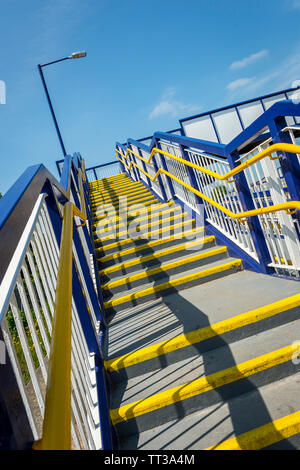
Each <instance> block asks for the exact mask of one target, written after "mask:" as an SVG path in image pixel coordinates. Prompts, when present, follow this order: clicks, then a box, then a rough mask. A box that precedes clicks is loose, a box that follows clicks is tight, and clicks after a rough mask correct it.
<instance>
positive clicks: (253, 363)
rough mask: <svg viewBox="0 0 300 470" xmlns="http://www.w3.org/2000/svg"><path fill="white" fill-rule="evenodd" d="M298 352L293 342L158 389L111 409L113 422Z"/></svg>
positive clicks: (159, 406) (279, 360) (282, 361)
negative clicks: (204, 374) (183, 382)
mask: <svg viewBox="0 0 300 470" xmlns="http://www.w3.org/2000/svg"><path fill="white" fill-rule="evenodd" d="M294 353H295V347H294V345H289V346H286V347H284V348H281V349H278V350H276V351H272V352H271V353H267V354H264V355H262V356H259V357H256V358H254V359H250V360H248V361H245V362H242V363H240V364H237V365H235V366H232V367H229V368H228V369H223V370H221V371H218V372H215V373H213V374H210V375H208V376H206V377H201V378H200V379H196V380H193V381H192V382H189V383H185V384H183V385H179V386H176V387H173V388H171V389H169V390H166V391H164V392H160V393H157V394H155V395H153V396H151V397H148V398H144V399H142V400H138V401H136V402H134V403H130V404H128V405H123V406H121V407H120V408H117V409H113V410H111V411H110V417H111V420H112V423H113V424H114V425H115V424H117V423H120V422H123V421H128V420H129V419H132V418H135V417H137V416H141V415H143V414H145V413H150V412H152V411H155V410H158V409H160V408H163V407H165V406H168V405H172V404H173V403H177V402H179V401H182V400H186V399H187V398H191V397H193V396H196V395H200V394H202V393H205V392H207V391H209V390H213V389H216V388H218V387H221V386H224V385H227V384H229V383H232V382H235V381H238V380H240V379H243V378H247V377H250V376H251V375H254V374H256V373H258V372H261V371H264V370H267V369H269V368H271V367H275V366H276V365H279V364H283V363H284V362H287V361H290V360H291V359H292V356H293V354H294Z"/></svg>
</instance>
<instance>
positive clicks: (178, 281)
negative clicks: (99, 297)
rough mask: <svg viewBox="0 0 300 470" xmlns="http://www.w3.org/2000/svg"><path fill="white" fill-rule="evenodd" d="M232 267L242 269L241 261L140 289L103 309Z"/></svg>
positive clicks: (113, 301) (107, 304) (111, 302)
mask: <svg viewBox="0 0 300 470" xmlns="http://www.w3.org/2000/svg"><path fill="white" fill-rule="evenodd" d="M234 267H242V260H240V259H236V260H234V261H230V262H229V263H224V264H220V265H218V266H214V267H213V268H208V269H203V270H200V271H198V272H196V273H193V274H187V275H186V276H182V277H180V278H177V279H173V280H172V281H167V282H164V283H162V284H157V285H154V286H151V287H148V288H146V289H142V290H140V291H137V292H134V293H132V294H127V295H124V296H122V297H119V298H117V299H115V300H108V301H107V302H104V307H105V308H107V309H109V308H112V307H116V306H117V305H121V304H124V303H126V302H129V301H130V300H135V299H140V298H142V297H146V296H147V295H150V294H154V293H157V292H161V291H164V290H166V289H168V288H170V287H176V286H179V285H181V284H185V283H187V282H189V281H193V280H196V279H200V278H202V277H206V276H211V275H212V274H216V273H221V272H223V271H227V270H228V269H231V268H234Z"/></svg>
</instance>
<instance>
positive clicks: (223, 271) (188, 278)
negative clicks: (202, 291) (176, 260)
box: [104, 258, 242, 315]
mask: <svg viewBox="0 0 300 470" xmlns="http://www.w3.org/2000/svg"><path fill="white" fill-rule="evenodd" d="M241 269H242V262H241V260H239V259H234V258H228V259H226V262H225V263H224V262H223V260H221V261H216V262H213V263H210V264H209V265H207V266H205V268H204V269H199V268H197V267H196V268H193V269H190V270H188V271H186V272H185V273H178V274H174V275H171V276H169V278H168V280H167V281H166V280H165V279H159V280H157V281H152V282H151V283H150V282H149V285H147V287H144V286H143V288H141V287H133V288H131V289H129V290H128V291H127V293H126V295H124V293H119V294H116V295H115V296H114V297H113V299H112V300H108V301H106V302H104V306H105V309H106V312H107V314H108V315H113V314H115V313H116V312H119V311H120V310H123V309H125V308H128V307H129V306H131V305H138V304H140V303H144V302H147V300H151V299H153V298H158V297H161V296H163V295H167V294H170V293H172V292H177V291H179V290H182V289H187V288H188V287H192V286H193V285H198V284H201V283H203V282H209V281H212V280H214V279H218V278H219V277H222V276H226V275H229V274H232V273H233V272H237V271H239V270H241Z"/></svg>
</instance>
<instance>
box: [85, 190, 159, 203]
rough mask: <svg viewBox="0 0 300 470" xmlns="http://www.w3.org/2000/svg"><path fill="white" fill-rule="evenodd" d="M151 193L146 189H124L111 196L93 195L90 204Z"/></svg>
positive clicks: (112, 201)
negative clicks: (122, 191)
mask: <svg viewBox="0 0 300 470" xmlns="http://www.w3.org/2000/svg"><path fill="white" fill-rule="evenodd" d="M146 194H147V195H152V193H150V191H148V190H146V189H145V190H142V191H130V192H129V191H126V192H124V193H122V194H117V195H116V196H113V197H95V198H93V199H92V198H91V204H92V206H95V205H97V204H109V203H111V204H112V203H115V202H118V201H122V199H124V198H126V199H133V198H138V197H141V196H145V195H146Z"/></svg>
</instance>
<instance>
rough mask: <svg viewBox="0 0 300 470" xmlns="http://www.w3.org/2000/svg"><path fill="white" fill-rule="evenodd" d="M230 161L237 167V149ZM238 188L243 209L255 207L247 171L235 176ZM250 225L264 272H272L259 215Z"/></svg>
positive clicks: (231, 155)
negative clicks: (246, 174)
mask: <svg viewBox="0 0 300 470" xmlns="http://www.w3.org/2000/svg"><path fill="white" fill-rule="evenodd" d="M227 158H228V163H229V166H230V168H231V169H233V168H236V166H238V165H239V164H240V162H238V161H237V160H238V159H239V158H240V155H239V152H238V151H237V150H235V151H233V152H232V153H228V157H227ZM234 179H235V182H236V189H237V192H238V194H239V198H240V203H241V206H242V210H243V211H248V210H253V209H255V206H254V202H253V199H252V194H251V191H250V188H249V186H248V183H247V180H246V176H245V173H244V172H243V171H242V172H241V173H238V174H236V175H235V176H234ZM248 226H249V230H250V234H251V237H252V241H253V245H254V248H255V251H256V254H257V257H258V262H259V264H260V267H261V271H262V272H263V273H270V272H271V269H270V268H269V267H268V264H269V263H271V261H272V260H271V258H270V253H269V250H268V246H267V243H266V239H265V235H264V232H263V230H262V227H261V225H260V221H259V218H258V216H257V215H256V216H253V217H251V218H249V219H248Z"/></svg>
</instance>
